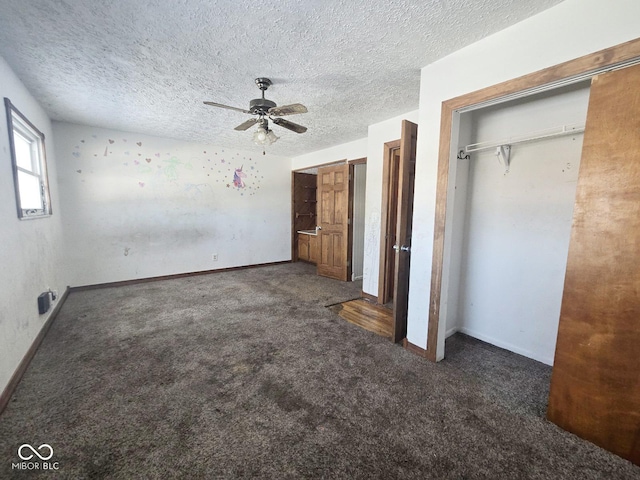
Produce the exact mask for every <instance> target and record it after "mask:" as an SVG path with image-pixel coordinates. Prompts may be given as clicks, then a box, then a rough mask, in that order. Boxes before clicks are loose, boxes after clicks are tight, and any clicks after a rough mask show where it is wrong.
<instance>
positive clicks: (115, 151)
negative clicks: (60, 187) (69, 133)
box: [71, 134, 264, 198]
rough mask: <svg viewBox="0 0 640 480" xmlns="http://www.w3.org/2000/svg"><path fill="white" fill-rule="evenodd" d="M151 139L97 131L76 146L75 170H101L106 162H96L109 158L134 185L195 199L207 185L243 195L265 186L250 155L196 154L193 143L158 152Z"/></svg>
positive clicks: (83, 172)
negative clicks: (176, 191)
mask: <svg viewBox="0 0 640 480" xmlns="http://www.w3.org/2000/svg"><path fill="white" fill-rule="evenodd" d="M148 143H149V142H148V141H145V142H143V141H141V140H133V141H130V139H127V138H121V139H118V138H115V137H113V136H112V137H106V136H103V137H101V136H100V135H99V134H92V135H90V137H87V138H81V139H80V140H79V141H78V144H76V145H75V146H74V147H73V149H72V152H71V155H72V157H73V161H74V165H73V169H74V170H75V172H76V173H77V174H78V175H82V176H83V177H84V178H86V177H87V176H88V175H92V174H95V170H99V171H101V172H102V171H103V168H104V167H103V166H99V165H97V163H98V162H102V161H107V162H109V168H114V169H119V170H120V171H119V172H114V173H116V174H117V175H120V176H123V177H125V182H129V181H130V184H131V186H132V187H135V188H137V189H145V188H166V187H174V188H179V189H180V191H182V192H184V193H185V194H186V195H187V196H189V197H192V198H196V197H198V196H200V195H201V194H202V193H203V192H204V191H205V190H206V189H208V188H225V189H230V190H233V191H236V192H237V193H238V194H239V195H240V196H245V195H246V196H253V195H256V194H257V193H258V192H259V190H260V185H261V183H262V180H263V179H264V176H263V175H262V174H261V172H260V170H259V168H258V163H257V162H256V160H254V159H253V157H251V156H247V155H242V154H241V153H239V152H228V151H227V152H226V151H225V150H224V149H219V148H216V147H209V148H208V149H207V150H199V151H197V152H195V153H194V151H193V150H194V149H192V148H189V149H187V151H184V149H178V150H176V151H168V152H167V151H158V150H157V149H154V148H153V147H152V146H150V145H148ZM92 166H93V167H94V168H95V170H94V168H91V167H92ZM87 167H88V168H87ZM84 178H83V179H82V180H81V181H82V182H84V181H85V180H84Z"/></svg>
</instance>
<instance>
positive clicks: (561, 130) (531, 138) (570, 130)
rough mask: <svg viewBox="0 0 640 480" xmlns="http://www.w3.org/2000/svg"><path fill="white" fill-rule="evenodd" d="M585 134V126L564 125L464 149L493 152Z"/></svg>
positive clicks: (468, 146)
mask: <svg viewBox="0 0 640 480" xmlns="http://www.w3.org/2000/svg"><path fill="white" fill-rule="evenodd" d="M583 132H584V124H583V123H582V124H574V125H562V126H560V127H555V128H550V129H547V130H542V131H539V132H536V133H535V134H530V135H519V136H515V137H511V138H510V139H509V140H503V141H500V142H480V143H472V144H471V145H467V146H466V147H464V151H465V152H466V153H471V152H480V151H482V150H491V149H495V148H499V147H502V146H505V145H515V144H517V143H527V142H535V141H536V140H542V139H544V138H553V137H563V136H565V135H576V134H579V133H583Z"/></svg>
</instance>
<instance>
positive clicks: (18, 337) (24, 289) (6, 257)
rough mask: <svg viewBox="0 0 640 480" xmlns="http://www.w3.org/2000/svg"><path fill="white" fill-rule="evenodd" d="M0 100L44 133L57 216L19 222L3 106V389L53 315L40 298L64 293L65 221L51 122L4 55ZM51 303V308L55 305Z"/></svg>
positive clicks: (0, 281) (0, 161) (0, 270)
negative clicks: (41, 307)
mask: <svg viewBox="0 0 640 480" xmlns="http://www.w3.org/2000/svg"><path fill="white" fill-rule="evenodd" d="M0 78H1V79H2V81H0V96H2V97H7V98H9V99H10V100H11V102H12V103H13V104H14V105H15V107H16V108H18V110H20V111H21V112H22V113H23V114H24V115H26V116H27V118H28V119H29V120H30V121H31V122H32V123H33V124H34V125H35V126H36V127H37V128H38V129H39V130H40V131H41V132H43V133H44V134H45V148H46V150H47V165H48V169H49V190H50V192H51V203H52V209H53V215H52V216H51V217H47V218H38V219H31V220H19V219H18V215H17V209H16V199H15V193H14V192H15V190H14V185H13V173H12V170H11V156H10V151H9V136H8V131H7V122H6V116H5V114H4V112H5V109H4V104H3V105H2V117H1V118H2V120H0V223H1V224H2V227H1V228H0V245H2V248H0V265H1V266H2V268H0V284H1V285H2V288H0V391H2V390H4V388H5V387H6V385H7V383H8V382H9V379H10V378H11V376H12V375H13V373H14V371H15V370H16V368H17V367H18V364H19V363H20V361H21V360H22V358H23V357H24V355H25V353H26V352H27V350H28V349H29V347H30V346H31V344H32V342H33V340H34V339H35V338H36V336H37V335H38V332H39V331H40V329H41V328H42V326H43V325H44V323H45V321H46V319H47V318H48V316H49V315H51V310H49V312H48V313H47V314H45V315H39V314H38V304H37V297H38V295H39V294H40V293H43V292H45V291H47V289H49V288H51V289H52V290H57V291H58V292H59V293H60V294H62V293H63V291H64V289H65V287H66V285H68V278H67V276H66V272H65V270H64V268H63V266H62V227H61V225H62V223H61V211H60V202H59V190H58V187H57V183H56V158H55V153H54V151H53V142H52V136H51V122H50V120H49V117H48V116H47V114H46V113H45V112H44V110H43V109H42V108H41V107H40V105H39V104H38V103H37V102H36V101H35V100H34V99H33V97H32V96H31V94H30V93H29V92H28V91H27V89H26V88H25V87H24V85H23V84H22V83H21V82H20V80H19V79H18V78H17V77H16V76H15V74H14V73H13V71H12V70H11V69H10V68H9V66H8V65H7V64H6V63H5V61H4V60H3V59H2V58H1V57H0ZM55 303H56V302H54V303H53V305H52V308H53V306H55Z"/></svg>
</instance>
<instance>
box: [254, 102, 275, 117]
mask: <svg viewBox="0 0 640 480" xmlns="http://www.w3.org/2000/svg"><path fill="white" fill-rule="evenodd" d="M275 106H277V105H276V102H272V101H271V100H267V99H266V98H254V99H253V100H251V101H250V102H249V111H250V112H251V113H253V114H262V115H266V114H267V112H268V111H269V109H270V108H272V107H275Z"/></svg>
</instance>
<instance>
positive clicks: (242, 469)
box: [0, 263, 640, 479]
mask: <svg viewBox="0 0 640 480" xmlns="http://www.w3.org/2000/svg"><path fill="white" fill-rule="evenodd" d="M359 289H360V285H358V284H356V285H353V284H345V283H340V282H334V281H331V280H328V279H324V278H321V277H317V276H315V275H314V269H313V267H310V266H308V265H304V264H300V263H298V264H288V265H279V266H270V267H262V268H255V269H248V270H241V271H234V272H227V273H217V274H212V275H206V276H198V277H189V278H184V279H179V280H167V281H161V282H153V283H146V284H139V285H135V286H128V287H118V288H108V289H101V290H91V291H84V292H75V293H72V294H71V295H70V296H69V298H68V299H67V302H66V304H65V305H64V307H63V308H62V310H61V312H60V315H59V317H58V318H57V320H56V321H55V323H54V324H53V326H52V328H51V330H50V332H49V334H48V335H47V337H46V339H45V341H44V342H43V344H42V346H41V348H40V350H39V352H38V353H37V355H36V357H35V359H34V361H33V362H32V364H31V366H30V367H29V369H28V371H27V373H26V375H25V376H24V379H23V381H22V382H21V384H20V385H19V387H18V389H17V391H16V393H15V395H14V397H13V399H12V401H11V402H10V404H9V406H8V407H7V409H6V410H5V412H4V413H3V415H2V416H1V417H0V478H73V479H78V478H91V479H94V478H118V479H134V478H154V479H155V478H158V479H159V478H188V479H196V478H229V479H235V478H261V479H288V478H291V479H296V478H362V479H364V478H380V479H392V478H420V479H425V478H433V479H448V478H452V479H473V478H487V479H496V478H505V479H521V478H522V479H524V478H535V479H568V478H571V479H603V478H640V468H638V467H635V466H633V465H632V464H630V463H629V462H627V461H625V460H622V459H621V458H619V457H616V456H614V455H611V454H609V453H607V452H605V451H603V450H601V449H599V448H598V447H596V446H594V445H592V444H590V443H588V442H585V441H582V440H580V439H578V438H576V437H575V436H573V435H571V434H569V433H567V432H564V431H562V430H560V429H559V428H557V427H556V426H554V425H553V424H551V423H549V422H547V421H545V420H544V411H545V408H546V398H547V395H548V384H549V375H550V368H549V367H546V366H544V365H541V364H539V363H537V362H535V361H532V360H528V359H525V358H523V357H520V356H518V355H515V354H511V353H508V352H505V351H503V350H500V349H497V348H495V347H491V346H488V345H486V344H483V343H481V342H478V341H476V340H473V339H471V338H469V337H465V336H462V335H456V336H454V337H452V338H451V339H450V340H449V341H448V342H449V343H448V358H447V359H446V360H445V361H444V362H441V363H440V364H437V365H435V364H431V363H429V362H427V361H426V360H424V359H421V358H418V357H416V356H414V355H412V354H410V353H408V352H407V351H405V350H403V349H402V348H401V347H399V346H397V345H392V344H391V343H389V342H388V341H387V340H385V339H383V338H381V337H378V336H377V335H375V334H373V333H370V332H367V331H365V330H362V329H359V328H358V327H356V326H354V325H351V324H349V323H347V322H345V321H344V320H342V319H341V318H339V317H338V316H337V315H335V314H334V313H332V312H331V311H330V310H329V309H327V308H325V307H324V306H325V305H328V304H331V303H336V302H338V301H345V300H348V299H351V298H354V297H357V296H358V294H359ZM22 443H31V444H34V445H40V444H42V443H47V444H50V445H51V446H52V447H53V449H54V452H55V453H54V458H53V459H51V461H57V462H59V470H57V471H56V472H24V471H16V470H11V462H17V461H18V459H17V455H16V451H17V448H18V446H19V445H21V444H22Z"/></svg>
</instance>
